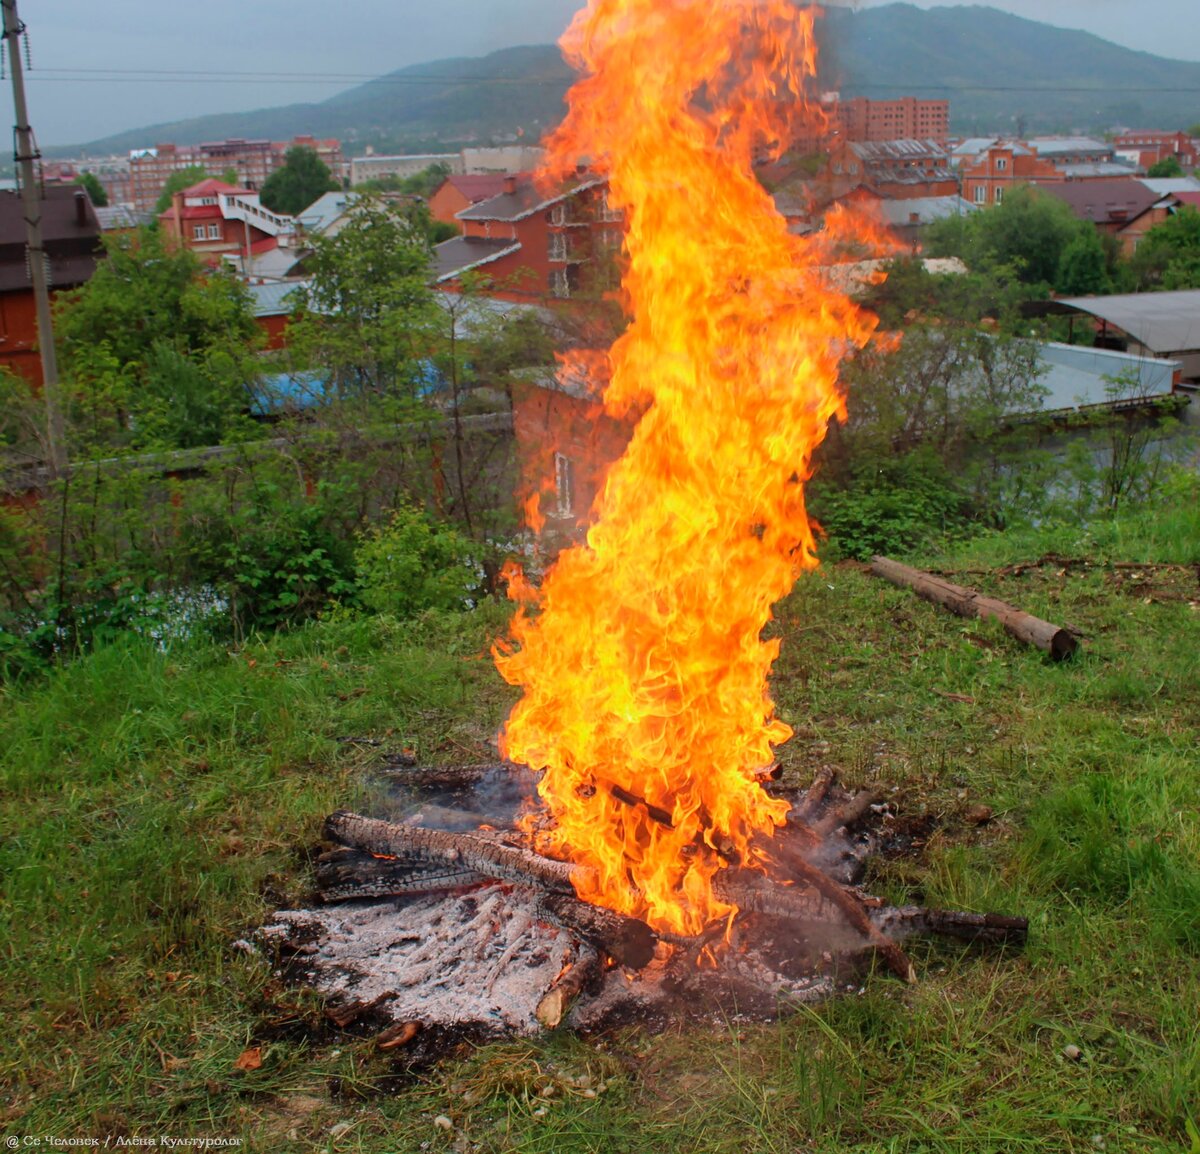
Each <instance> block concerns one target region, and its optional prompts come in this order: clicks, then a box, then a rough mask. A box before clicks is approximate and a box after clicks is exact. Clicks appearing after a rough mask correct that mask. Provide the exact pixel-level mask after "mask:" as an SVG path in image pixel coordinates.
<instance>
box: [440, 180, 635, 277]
mask: <svg viewBox="0 0 1200 1154" xmlns="http://www.w3.org/2000/svg"><path fill="white" fill-rule="evenodd" d="M457 219H458V221H459V223H460V224H461V225H462V226H463V235H462V236H461V237H456V238H455V239H453V240H448V241H445V242H444V243H443V244H439V245H437V246H436V247H435V248H434V260H435V274H436V280H437V283H438V284H439V285H441V286H442V287H452V286H453V285H454V284H455V283H456V282H457V280H458V279H459V277H461V276H462V274H463V273H464V272H467V271H476V270H478V271H480V272H482V273H486V275H487V276H488V278H489V280H490V281H491V283H492V288H491V289H490V295H492V296H496V297H498V298H500V299H502V300H514V301H532V300H554V299H558V300H565V299H568V298H570V297H572V296H574V295H576V294H577V293H579V292H580V291H582V290H584V289H586V288H588V287H590V281H591V280H592V279H593V277H594V276H595V275H599V273H598V272H594V273H593V276H592V277H590V276H589V266H590V269H591V270H603V269H604V268H605V267H606V262H605V261H604V260H603V259H602V258H603V257H604V255H605V254H606V253H611V252H615V251H616V250H618V249H619V248H620V246H621V239H622V217H621V214H620V213H619V212H616V211H614V210H612V209H610V208H609V206H608V198H607V182H605V181H603V180H600V179H596V178H587V177H583V178H581V179H580V180H578V181H577V182H574V183H572V184H570V185H569V186H567V187H566V188H564V189H563V190H561V191H559V192H556V193H549V194H547V193H545V192H543V191H541V190H539V189H538V188H537V186H536V185H535V184H534V182H533V181H532V180H531V179H529V178H520V177H516V176H508V177H505V178H504V189H503V191H502V192H501V193H500V194H499V195H498V196H494V197H492V198H491V199H489V200H485V201H481V202H480V203H479V204H474V205H471V206H470V207H469V208H465V209H463V210H462V211H460V212H459V213H458V216H457Z"/></svg>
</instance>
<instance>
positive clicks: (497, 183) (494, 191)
mask: <svg viewBox="0 0 1200 1154" xmlns="http://www.w3.org/2000/svg"><path fill="white" fill-rule="evenodd" d="M508 175H509V174H506V173H500V172H497V173H470V174H468V173H462V174H457V173H456V174H451V175H450V176H448V177H446V179H445V180H444V181H442V183H441V185H440V186H439V187H438V188H437V190H436V191H435V192H434V194H433V195H432V196H431V197H430V198H429V213H430V215H431V216H432V217H433V219H434V220H440V221H443V222H444V223H446V224H453V225H457V226H458V227H459V228H460V229H461V228H462V227H463V226H462V221H460V220H459V219H458V214H459V213H460V212H462V211H463V209H465V208H470V207H471V205H473V204H479V203H480V202H481V201H485V200H491V199H492V197H494V196H499V195H500V194H501V193H502V192H503V191H504V182H505V180H507V179H508ZM527 175H528V174H518V177H517V178H518V179H519V180H521V179H526V178H527Z"/></svg>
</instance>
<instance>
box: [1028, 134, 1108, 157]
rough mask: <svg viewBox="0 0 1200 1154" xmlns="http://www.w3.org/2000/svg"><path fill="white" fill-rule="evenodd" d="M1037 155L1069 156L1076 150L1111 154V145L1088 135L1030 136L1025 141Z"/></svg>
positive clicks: (1076, 151)
mask: <svg viewBox="0 0 1200 1154" xmlns="http://www.w3.org/2000/svg"><path fill="white" fill-rule="evenodd" d="M1025 143H1026V144H1028V145H1029V146H1030V147H1031V148H1034V149H1036V150H1037V154H1038V156H1071V155H1073V154H1075V153H1078V152H1099V153H1103V154H1104V155H1106V156H1112V154H1113V146H1112V145H1111V144H1105V143H1104V141H1103V140H1093V139H1092V138H1091V137H1090V136H1031V137H1030V138H1029V139H1028V140H1027V141H1026V142H1025Z"/></svg>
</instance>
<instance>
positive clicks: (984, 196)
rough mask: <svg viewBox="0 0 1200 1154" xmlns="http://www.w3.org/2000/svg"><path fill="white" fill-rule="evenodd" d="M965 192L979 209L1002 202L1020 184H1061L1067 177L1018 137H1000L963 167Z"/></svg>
mask: <svg viewBox="0 0 1200 1154" xmlns="http://www.w3.org/2000/svg"><path fill="white" fill-rule="evenodd" d="M961 179H962V195H963V197H964V199H966V200H967V201H969V202H970V203H971V204H974V205H978V206H979V207H980V208H984V207H987V206H988V205H996V204H1001V203H1003V201H1004V196H1005V193H1007V192H1011V191H1012V189H1013V188H1014V187H1015V186H1016V185H1018V184H1059V183H1062V182H1063V181H1065V180H1066V179H1067V178H1066V176H1065V174H1064V173H1063V172H1062V170H1061V169H1059V168H1057V167H1055V165H1054V164H1052V163H1051V162H1050V161H1049V160H1043V159H1042V158H1041V157H1039V156H1038V154H1037V153H1036V152H1034V151H1033V149H1031V148H1029V147H1028V146H1027V145H1024V144H1022V143H1021V142H1020V141H1019V140H997V141H995V142H994V143H992V144H991V145H989V146H988V147H987V148H985V149H984V150H983V151H982V152H980V153H979V155H978V156H977V157H975V159H974V160H969V161H967V162H966V163H964V165H963V167H962V176H961Z"/></svg>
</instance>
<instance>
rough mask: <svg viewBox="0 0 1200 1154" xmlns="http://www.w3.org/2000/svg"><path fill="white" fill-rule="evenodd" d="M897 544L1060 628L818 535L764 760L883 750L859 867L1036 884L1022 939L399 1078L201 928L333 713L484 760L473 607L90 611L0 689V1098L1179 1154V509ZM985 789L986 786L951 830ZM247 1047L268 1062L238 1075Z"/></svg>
mask: <svg viewBox="0 0 1200 1154" xmlns="http://www.w3.org/2000/svg"><path fill="white" fill-rule="evenodd" d="M1048 553H1054V554H1056V555H1057V557H1058V558H1059V560H1057V561H1050V562H1048V563H1046V564H1041V565H1032V566H1030V567H1018V568H1014V565H1015V564H1016V563H1018V562H1033V561H1035V560H1038V559H1040V558H1042V557H1043V556H1044V555H1045V554H1048ZM1062 559H1066V560H1067V561H1069V562H1070V563H1069V564H1065V563H1064V562H1063V560H1062ZM910 560H913V561H914V562H915V563H917V564H922V565H926V566H930V567H936V568H938V569H940V570H942V571H945V572H947V573H952V574H955V575H957V576H958V579H960V580H962V581H963V582H964V583H967V584H974V585H977V586H979V587H981V588H984V589H986V590H987V591H988V592H989V593H992V594H994V595H997V596H1000V597H1003V598H1006V599H1008V600H1010V601H1013V602H1014V603H1017V604H1019V605H1021V606H1023V607H1027V608H1029V609H1030V610H1032V611H1034V612H1037V613H1040V614H1041V615H1043V616H1047V617H1049V618H1051V619H1054V620H1058V621H1065V622H1069V623H1070V624H1071V625H1073V626H1075V627H1077V628H1079V629H1081V630H1082V631H1083V632H1084V633H1086V634H1087V639H1086V641H1085V643H1084V646H1083V651H1082V653H1081V655H1080V656H1079V658H1078V659H1077V660H1075V661H1073V662H1071V663H1068V664H1064V665H1054V664H1051V663H1050V662H1049V661H1048V660H1046V659H1045V658H1044V657H1043V656H1042V655H1041V654H1040V653H1038V652H1036V651H1034V650H1031V649H1027V648H1025V647H1023V646H1021V645H1020V644H1018V643H1017V642H1015V641H1012V640H1011V639H1009V638H1008V637H1007V636H1006V635H1004V634H1003V633H1002V632H1000V631H999V630H998V629H997V628H995V627H993V626H991V625H989V624H988V623H985V622H975V621H963V620H960V619H958V618H954V617H951V616H949V615H947V614H945V613H944V612H942V611H940V610H938V609H937V608H935V607H933V606H929V605H927V604H925V603H924V602H921V601H919V600H917V599H915V598H914V597H912V596H911V595H910V594H908V593H906V592H904V591H901V590H898V589H893V588H892V587H890V586H887V585H883V584H881V583H879V582H876V581H874V580H873V579H871V578H870V577H868V576H867V575H866V574H865V573H864V572H863V571H862V569H861V568H860V567H857V566H854V565H842V566H836V567H829V568H826V569H823V570H821V571H819V572H817V573H815V574H812V575H809V576H807V577H806V578H805V579H803V580H802V581H801V583H800V584H799V586H798V587H797V590H796V592H795V593H794V594H793V596H792V597H791V598H790V599H789V600H788V601H787V602H786V603H785V604H784V605H783V606H781V608H780V611H779V614H778V621H777V623H776V625H775V626H773V628H776V629H778V630H779V632H780V633H781V635H782V637H783V641H784V644H783V653H782V656H781V658H780V661H779V663H778V666H777V671H776V676H775V679H774V682H773V694H774V696H775V699H776V701H777V705H778V708H779V710H780V712H781V713H782V715H783V716H784V717H785V718H786V719H787V720H788V721H789V722H790V723H791V724H792V725H793V726H794V728H795V729H796V736H795V738H793V740H792V742H790V743H789V744H788V745H787V746H785V747H783V749H782V750H781V755H782V757H783V760H784V762H785V767H786V771H787V773H788V774H789V775H792V776H793V777H795V779H797V780H803V779H805V778H806V777H807V776H809V775H810V774H811V772H812V770H813V768H814V767H815V766H816V765H818V764H820V763H822V762H830V763H832V764H834V765H836V766H838V767H839V768H840V770H841V772H842V775H843V777H844V778H845V779H846V780H848V781H849V782H850V783H851V784H854V783H857V782H860V781H866V780H872V781H878V782H881V783H882V784H883V785H884V787H885V788H886V789H887V790H889V791H890V793H891V796H892V799H893V801H894V803H895V806H896V809H897V810H898V812H899V814H900V815H901V817H902V818H903V819H904V822H905V823H907V828H910V829H911V830H916V831H919V833H920V843H919V844H917V843H914V845H913V847H912V849H911V851H910V852H908V853H904V854H898V855H894V856H892V857H889V858H887V859H885V860H882V861H881V862H880V863H879V865H878V867H877V870H876V874H875V876H874V877H873V878H872V885H873V886H874V887H875V888H876V889H877V890H879V891H880V892H883V893H886V894H887V895H888V896H889V897H891V898H893V899H895V900H908V899H914V900H923V901H927V902H929V903H931V904H944V905H953V906H959V907H963V908H968V909H997V910H1008V911H1016V912H1021V913H1024V914H1027V915H1028V916H1029V918H1030V920H1031V925H1032V934H1031V941H1030V944H1029V946H1028V948H1027V949H1026V950H1025V951H1024V952H1022V953H1020V954H1009V955H1003V954H1001V955H995V954H978V953H975V954H968V953H963V952H962V951H959V950H956V949H952V948H947V947H944V946H934V945H922V946H918V947H916V948H915V949H914V951H913V953H914V957H915V960H916V962H917V965H918V969H919V971H920V974H921V981H920V983H919V984H918V985H917V986H915V987H912V988H905V987H902V986H901V985H899V984H897V983H896V982H894V981H892V980H891V979H889V978H887V977H885V976H882V975H877V976H874V977H872V978H871V979H870V980H869V981H867V982H866V983H865V984H864V986H863V988H862V990H861V991H860V992H859V993H857V994H856V995H854V996H849V997H844V998H840V999H838V1000H836V1001H832V1002H830V1003H828V1004H826V1005H822V1006H818V1007H814V1008H810V1009H806V1010H804V1011H802V1012H800V1013H798V1014H796V1015H795V1016H793V1017H791V1018H789V1019H787V1020H785V1021H781V1022H779V1023H777V1024H774V1025H769V1026H765V1025H752V1024H747V1023H745V1022H741V1021H738V1020H736V1019H731V1020H729V1021H726V1022H723V1023H716V1024H714V1025H713V1026H712V1027H711V1028H708V1029H690V1030H679V1031H676V1032H672V1033H668V1034H666V1035H664V1036H659V1037H647V1036H645V1035H643V1034H641V1033H638V1032H636V1031H634V1032H629V1033H626V1034H621V1035H616V1036H612V1037H607V1038H601V1039H592V1040H590V1041H583V1040H580V1039H576V1038H571V1037H566V1036H564V1037H553V1038H548V1039H545V1040H540V1041H537V1042H534V1043H529V1042H525V1043H519V1044H516V1043H515V1044H508V1045H497V1046H490V1047H486V1048H483V1049H479V1050H475V1051H471V1052H463V1053H459V1054H455V1055H449V1056H448V1058H447V1061H446V1062H445V1063H444V1064H443V1065H442V1066H440V1067H438V1068H436V1069H434V1070H431V1071H427V1072H425V1073H424V1074H422V1075H420V1076H416V1075H412V1074H409V1073H407V1072H406V1071H404V1069H403V1068H402V1067H400V1066H399V1065H398V1064H397V1063H396V1061H395V1059H394V1058H391V1057H387V1056H385V1055H381V1054H379V1053H378V1052H376V1051H375V1050H374V1049H373V1048H372V1046H371V1044H370V1042H369V1040H366V1039H362V1038H359V1037H357V1036H354V1035H353V1034H350V1033H342V1032H339V1031H336V1030H334V1029H333V1028H332V1027H331V1026H330V1025H329V1024H328V1023H327V1022H325V1021H324V1019H323V1018H322V1015H321V1012H320V1007H319V1006H318V1005H316V1004H315V1003H314V1002H313V1000H312V999H310V998H308V997H306V996H305V995H304V994H303V993H301V992H298V991H295V990H291V989H287V988H285V987H283V986H281V985H280V984H279V983H278V982H277V981H276V980H275V979H274V977H273V975H272V974H271V973H270V972H269V971H267V970H265V969H264V968H263V967H262V966H261V965H260V964H259V963H258V962H256V961H254V960H253V959H249V958H247V957H245V956H244V955H242V954H240V953H238V952H236V951H234V950H232V949H231V948H230V946H231V943H232V942H233V941H234V940H236V939H237V938H239V937H241V936H242V935H243V934H245V933H246V932H247V931H248V930H250V929H251V928H253V927H254V926H255V925H256V924H257V923H258V922H259V921H260V919H262V918H263V917H264V916H265V915H266V914H267V913H268V912H269V911H270V910H271V909H273V908H276V907H277V906H278V905H279V904H283V903H287V902H289V901H291V900H295V899H298V898H299V897H301V896H302V895H303V893H304V891H305V887H306V885H307V880H306V879H307V873H306V871H307V860H308V858H307V855H308V853H309V851H310V849H311V847H312V845H313V844H314V842H315V841H316V839H317V836H318V833H319V828H320V820H321V818H322V816H323V815H324V814H325V813H326V812H327V811H329V810H330V809H333V808H337V807H342V806H347V805H354V804H356V803H359V802H363V801H364V800H367V799H366V798H365V793H366V791H367V788H368V787H367V786H366V785H365V784H364V781H365V776H366V775H365V770H366V767H367V765H368V764H369V761H370V758H371V756H372V751H371V750H370V749H369V748H367V747H364V746H363V745H361V744H355V743H346V742H339V741H338V740H336V739H337V738H339V737H348V736H349V737H356V736H364V737H371V738H373V739H376V740H379V741H383V742H384V743H386V744H387V745H389V746H392V747H400V746H407V747H412V748H414V749H415V750H416V751H417V752H418V753H419V755H420V756H421V757H423V758H426V759H431V760H442V761H455V760H476V759H479V758H482V757H486V756H487V755H488V741H489V739H490V738H491V737H492V736H493V735H494V733H495V731H496V729H497V727H498V725H499V723H500V721H501V720H502V718H503V716H504V713H505V711H506V709H507V707H508V704H509V702H510V701H511V690H510V689H509V688H508V687H507V686H505V685H503V683H501V682H500V679H499V678H498V677H497V676H496V675H495V673H494V672H493V670H492V668H491V665H490V663H489V661H488V659H487V656H486V649H487V644H488V641H489V639H490V638H491V637H492V636H494V635H495V634H496V632H497V631H498V630H499V629H500V628H501V627H502V621H503V612H502V611H501V610H500V609H499V608H497V607H494V606H491V607H487V608H485V609H484V610H482V611H480V612H479V613H477V614H475V615H474V616H472V617H468V618H450V617H435V618H429V619H426V620H423V621H421V622H418V623H415V624H414V623H404V624H400V623H396V622H391V621H389V620H387V619H384V618H372V619H365V620H352V621H328V622H323V623H320V624H318V625H314V626H312V627H310V628H308V629H304V630H300V631H298V632H296V633H293V634H291V635H288V636H279V637H273V638H268V639H262V640H256V641H254V642H252V643H250V644H247V645H245V646H244V647H241V648H238V649H230V650H227V649H224V648H220V647H212V646H197V647H194V648H185V649H180V650H177V651H175V652H171V653H160V652H157V651H155V650H153V649H151V648H148V647H144V646H139V645H137V644H132V643H131V644H129V645H125V646H114V647H111V648H108V649H105V650H103V651H101V652H98V653H96V654H94V655H92V656H91V657H88V658H85V659H82V660H79V661H77V662H75V663H73V664H71V665H68V666H67V667H65V668H63V669H62V670H60V671H58V672H57V673H56V674H55V675H53V676H52V677H50V678H49V679H47V680H45V681H43V682H40V683H36V684H30V685H27V686H22V687H10V688H6V689H0V759H2V760H0V834H2V838H0V880H2V885H3V897H4V900H3V902H2V903H0V930H2V932H0V958H2V960H3V967H4V974H3V983H2V987H0V1009H2V1010H3V1013H4V1015H5V1017H6V1020H7V1026H8V1028H7V1029H5V1030H4V1032H3V1040H2V1041H0V1092H2V1097H0V1120H2V1121H3V1128H4V1130H5V1133H6V1134H13V1135H18V1136H20V1135H41V1136H45V1135H50V1136H55V1137H59V1138H69V1137H96V1136H99V1137H100V1138H101V1139H103V1138H104V1137H105V1136H111V1140H112V1142H113V1143H115V1142H116V1140H117V1137H118V1136H121V1135H137V1136H158V1135H171V1136H175V1137H200V1136H204V1137H230V1138H232V1137H238V1138H241V1139H242V1140H243V1141H244V1146H243V1147H242V1148H243V1149H245V1150H250V1151H264V1152H265V1151H280V1150H298V1151H306V1150H311V1151H319V1150H320V1151H323V1150H336V1151H367V1152H372V1154H394V1152H398V1151H399V1152H408V1151H421V1150H430V1151H450V1150H456V1151H462V1150H479V1151H485V1152H491V1151H496V1152H499V1151H519V1152H522V1154H542V1152H544V1154H584V1152H595V1154H622V1152H630V1154H633V1152H639V1154H640V1152H642V1151H647V1150H656V1151H657V1150H664V1151H679V1152H687V1154H719V1152H721V1154H723V1152H726V1151H728V1152H734V1151H737V1152H739V1154H741V1152H745V1151H754V1152H759V1151H761V1152H763V1154H767V1152H780V1154H797V1152H801V1151H813V1152H826V1151H829V1152H833V1151H856V1152H863V1154H867V1152H872V1154H874V1152H881V1154H882V1152H885V1151H886V1152H893V1151H894V1152H912V1154H916V1152H918V1151H920V1152H925V1151H928V1152H943V1151H945V1152H951V1151H953V1152H965V1151H971V1152H980V1154H982V1152H984V1151H996V1152H1000V1151H1022V1150H1038V1151H1045V1150H1053V1151H1088V1152H1095V1151H1098V1150H1104V1151H1110V1152H1111V1151H1139V1152H1140V1151H1172V1152H1180V1151H1183V1152H1190V1154H1200V1135H1198V1134H1197V1130H1196V1124H1197V1121H1198V1120H1200V1015H1198V1014H1197V1006H1198V1005H1200V866H1198V864H1197V863H1200V817H1198V814H1200V778H1198V774H1197V756H1196V750H1197V748H1200V612H1198V611H1197V608H1196V603H1197V602H1198V601H1200V589H1198V588H1197V585H1196V573H1195V568H1194V566H1195V564H1196V562H1198V561H1200V513H1197V511H1196V510H1195V509H1188V508H1186V507H1184V506H1181V507H1179V508H1178V509H1176V510H1175V511H1173V512H1170V513H1165V512H1163V511H1150V512H1147V513H1143V514H1139V515H1133V516H1128V517H1125V518H1123V519H1121V520H1120V521H1118V522H1114V523H1112V524H1106V525H1104V526H1101V527H1093V528H1092V529H1090V530H1084V529H1073V530H1071V531H1069V532H1066V531H1059V532H1056V533H1051V532H1050V531H1048V530H1044V531H1042V532H1041V533H1026V534H1022V535H1015V534H1009V535H1007V536H1004V535H997V536H994V537H990V538H986V539H983V540H980V541H975V542H971V543H968V544H965V545H962V546H959V547H956V548H955V549H954V551H953V552H951V553H947V554H944V555H942V556H936V557H935V556H925V557H918V558H912V559H910ZM1124 561H1131V562H1137V563H1138V564H1139V565H1146V566H1149V565H1151V564H1155V563H1157V564H1159V565H1166V564H1168V563H1169V564H1173V565H1178V566H1188V565H1190V566H1192V568H1191V569H1188V568H1183V567H1181V568H1154V569H1150V568H1147V570H1146V571H1145V572H1135V571H1131V570H1129V569H1125V568H1115V567H1114V566H1113V565H1112V563H1113V562H1124ZM1085 562H1086V564H1085ZM980 804H983V805H987V806H989V807H990V808H991V809H992V810H993V811H994V814H995V816H994V818H993V820H991V821H990V822H989V823H987V824H985V825H983V826H978V827H977V826H975V825H972V824H970V823H969V822H968V821H967V820H966V816H967V813H968V811H969V810H970V808H971V807H972V806H977V805H980ZM250 1047H258V1048H259V1049H260V1051H261V1057H262V1064H261V1066H260V1067H259V1068H257V1069H252V1070H240V1069H238V1068H237V1066H236V1063H237V1060H238V1058H239V1055H241V1054H242V1053H243V1051H245V1050H246V1049H247V1048H250ZM1068 1047H1077V1048H1078V1057H1077V1058H1074V1057H1071V1056H1070V1055H1072V1054H1074V1053H1075V1051H1074V1050H1068ZM439 1115H444V1116H445V1117H446V1118H448V1119H449V1120H450V1122H451V1127H452V1128H451V1129H449V1130H446V1129H443V1128H441V1127H439V1126H437V1125H435V1123H434V1119H435V1118H436V1117H438V1116H439Z"/></svg>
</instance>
